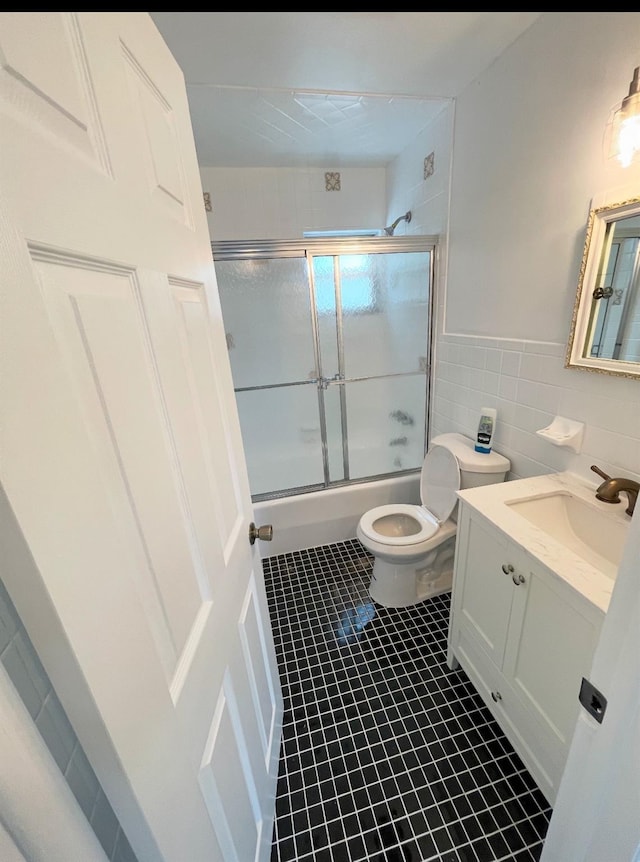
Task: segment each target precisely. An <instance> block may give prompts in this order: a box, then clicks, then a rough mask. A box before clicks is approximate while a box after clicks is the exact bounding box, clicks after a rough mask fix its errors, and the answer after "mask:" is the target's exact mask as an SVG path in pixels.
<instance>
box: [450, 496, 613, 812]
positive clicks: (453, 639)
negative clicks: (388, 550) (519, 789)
mask: <svg viewBox="0 0 640 862" xmlns="http://www.w3.org/2000/svg"><path fill="white" fill-rule="evenodd" d="M603 618H604V613H603V611H602V610H600V609H599V608H597V607H596V606H595V605H593V604H592V603H591V602H590V601H588V600H587V599H586V598H585V597H584V596H582V595H581V594H580V593H579V592H578V591H576V590H575V589H573V588H572V587H571V586H570V585H569V584H567V583H566V582H565V581H564V580H562V579H561V578H559V577H558V576H557V575H556V574H555V573H554V572H553V571H552V570H551V569H549V568H548V567H547V566H546V565H544V564H543V563H541V562H540V561H539V560H537V559H536V558H535V557H534V556H533V555H531V554H529V553H528V552H527V551H526V550H524V549H523V548H522V547H521V546H519V545H518V544H516V543H515V542H514V541H513V540H512V539H510V538H509V536H508V535H507V534H506V533H504V532H503V531H502V530H500V529H499V528H497V527H496V526H495V525H494V524H492V523H491V521H490V520H488V519H487V518H485V517H484V516H483V515H482V513H481V512H480V511H478V510H477V509H475V508H474V507H472V506H471V505H470V504H469V503H467V502H465V501H464V500H461V501H460V505H459V513H458V533H457V539H456V558H455V571H454V580H453V591H452V600H451V620H450V625H449V642H448V664H449V666H450V667H452V668H454V667H457V665H458V663H459V664H460V665H461V666H462V668H463V669H464V670H465V672H466V673H467V675H468V676H469V678H470V680H471V681H472V683H473V684H474V686H475V687H476V689H477V690H478V692H479V693H480V695H481V697H482V698H483V700H484V702H485V703H486V704H487V706H488V707H489V709H490V711H491V713H492V714H493V716H494V717H495V719H496V720H497V722H498V724H499V725H500V726H501V728H502V730H503V731H504V733H505V735H506V736H507V738H508V739H509V740H510V742H511V744H512V745H513V747H514V749H515V750H516V751H517V753H518V754H519V755H520V757H521V758H522V760H523V762H524V763H525V765H526V766H527V768H528V770H529V772H530V773H531V774H532V776H533V777H534V779H535V780H536V782H537V784H538V786H539V787H540V789H541V790H542V792H543V793H544V794H545V796H546V797H547V799H548V801H549V803H550V804H551V805H553V804H554V801H555V797H556V793H557V790H558V785H559V783H560V778H561V776H562V772H563V769H564V765H565V761H566V758H567V754H568V750H569V745H570V742H571V737H572V734H573V729H574V725H575V722H576V718H577V716H578V711H579V709H580V708H581V707H580V705H579V702H578V694H579V691H580V684H581V682H582V677H583V676H584V677H587V678H588V676H589V672H590V668H591V660H592V656H593V652H594V649H595V646H596V643H597V640H598V637H599V633H600V628H601V625H602V620H603Z"/></svg>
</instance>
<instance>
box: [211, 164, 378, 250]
mask: <svg viewBox="0 0 640 862" xmlns="http://www.w3.org/2000/svg"><path fill="white" fill-rule="evenodd" d="M335 170H336V171H337V172H339V173H340V191H327V190H326V187H325V176H324V175H325V169H324V168H205V167H203V168H201V169H200V176H201V178H202V189H203V191H204V192H208V193H209V195H210V196H211V202H212V211H211V212H208V213H207V219H208V222H209V232H210V234H211V237H212V238H214V239H216V240H219V241H222V240H233V239H299V238H301V237H302V235H303V232H304V231H308V230H316V231H317V230H358V229H362V228H370V229H378V228H383V227H384V226H385V225H386V224H387V223H388V222H386V221H385V216H386V209H385V181H386V172H385V170H384V168H345V169H343V168H340V167H339V166H338V167H336V168H335Z"/></svg>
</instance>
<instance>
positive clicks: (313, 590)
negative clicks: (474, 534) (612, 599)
mask: <svg viewBox="0 0 640 862" xmlns="http://www.w3.org/2000/svg"><path fill="white" fill-rule="evenodd" d="M371 565H372V559H371V557H370V555H369V554H368V552H367V551H366V550H365V549H364V548H363V547H362V545H361V544H360V543H359V542H358V540H357V539H352V540H348V541H346V542H340V543H337V544H335V545H327V546H323V547H318V548H313V549H310V550H306V551H298V552H295V553H290V554H282V555H280V556H274V557H269V558H267V559H265V560H264V570H265V579H266V585H267V595H268V601H269V610H270V614H271V619H272V624H273V629H274V637H275V643H276V650H277V656H278V664H279V670H280V678H281V681H282V688H283V695H284V727H283V740H282V749H281V756H280V771H279V778H278V791H277V800H276V821H275V825H274V833H273V844H272V852H271V862H292V860H296V862H360V860H362V862H364V860H368V861H369V862H426V860H433V862H497V860H517V862H538V860H539V859H540V854H541V852H542V843H543V840H544V836H545V834H546V830H547V826H548V821H549V817H550V814H551V810H550V808H549V805H548V803H547V802H546V800H545V798H544V796H543V795H542V794H541V792H540V791H539V790H538V789H537V787H536V785H535V783H534V781H533V779H532V778H531V776H530V775H529V773H528V772H527V770H526V769H525V767H524V765H523V763H522V761H521V760H520V759H519V757H518V756H517V755H516V754H515V752H514V751H513V749H512V747H511V745H510V744H509V742H508V741H507V740H506V739H505V737H504V736H503V734H502V732H501V730H500V728H499V727H498V725H497V724H496V723H495V722H494V720H493V718H492V717H491V714H490V713H489V711H488V710H487V709H486V707H485V706H484V704H483V703H482V701H481V700H480V698H479V696H478V695H477V693H476V691H475V689H474V688H473V686H472V685H471V683H470V682H469V680H468V678H467V676H466V675H465V673H464V671H462V670H460V669H459V670H456V671H451V670H450V669H449V668H448V667H447V665H446V643H447V624H448V617H449V600H450V594H448V593H447V594H444V595H442V596H437V597H435V598H432V599H429V600H427V601H426V602H423V603H422V604H420V605H418V606H415V607H412V608H404V609H389V608H382V607H381V606H379V605H375V604H374V603H373V602H372V601H371V599H370V597H369V594H368V584H369V577H370V571H371Z"/></svg>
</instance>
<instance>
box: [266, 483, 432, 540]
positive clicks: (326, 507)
mask: <svg viewBox="0 0 640 862" xmlns="http://www.w3.org/2000/svg"><path fill="white" fill-rule="evenodd" d="M419 502H420V472H419V471H416V472H415V473H412V474H410V475H405V476H397V477H394V478H391V479H380V480H378V481H375V482H362V483H358V484H354V485H346V486H344V487H341V488H328V489H327V490H325V491H314V492H312V493H310V494H298V495H296V496H293V497H282V498H280V499H278V500H264V501H263V502H261V503H254V504H253V509H254V520H255V522H256V524H257V525H258V526H260V525H262V524H271V525H272V526H273V540H272V541H271V542H261V543H260V545H261V552H262V556H263V557H271V556H275V555H276V554H285V553H288V552H289V551H301V550H302V549H303V548H314V547H316V546H318V545H328V544H331V543H332V542H340V541H343V540H344V539H353V538H355V535H356V527H357V526H358V521H359V520H360V516H361V515H362V514H363V512H366V511H367V510H368V509H372V508H373V507H374V506H383V505H385V504H386V503H419Z"/></svg>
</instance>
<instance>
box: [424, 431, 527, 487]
mask: <svg viewBox="0 0 640 862" xmlns="http://www.w3.org/2000/svg"><path fill="white" fill-rule="evenodd" d="M431 445H432V446H436V445H437V446H444V447H445V448H447V449H448V450H449V451H450V452H451V453H452V454H453V455H455V457H456V460H457V461H458V465H459V467H460V488H461V489H464V488H477V487H479V486H480V485H493V484H494V483H497V482H504V480H505V477H506V475H507V473H508V472H509V469H510V467H511V461H509V459H508V458H505V457H504V455H500V454H499V453H498V452H494V451H493V450H492V451H491V452H476V450H475V448H474V446H475V444H474V441H473V440H471V438H470V437H465V436H464V434H457V433H454V432H451V433H448V434H438V435H437V436H436V437H434V438H433V439H432V440H431Z"/></svg>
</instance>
